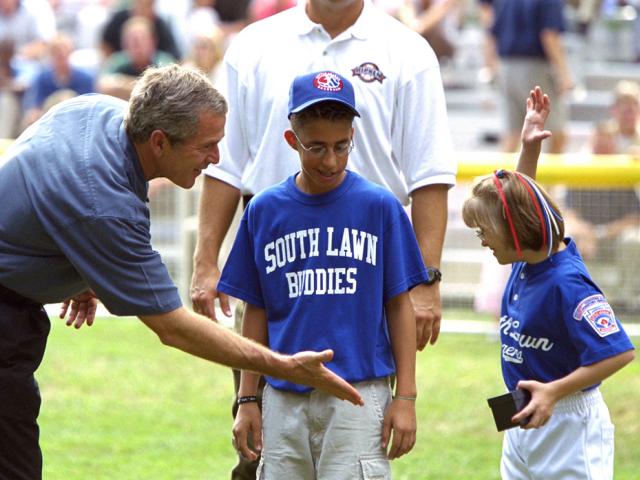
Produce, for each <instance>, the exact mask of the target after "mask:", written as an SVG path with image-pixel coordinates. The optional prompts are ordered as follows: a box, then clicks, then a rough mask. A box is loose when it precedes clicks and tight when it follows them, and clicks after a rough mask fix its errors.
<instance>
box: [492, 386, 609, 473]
mask: <svg viewBox="0 0 640 480" xmlns="http://www.w3.org/2000/svg"><path fill="white" fill-rule="evenodd" d="M613 429H614V428H613V424H612V423H611V419H610V417H609V409H608V408H607V406H606V404H605V403H604V400H603V399H602V395H601V394H600V391H599V390H598V389H594V390H591V391H589V392H586V393H582V392H580V393H576V394H573V395H570V396H568V397H566V398H564V399H562V400H560V401H559V402H558V403H557V404H556V406H555V408H554V410H553V414H552V415H551V418H550V419H549V422H547V424H546V425H545V426H543V427H541V428H538V429H532V430H523V429H521V428H512V429H511V430H507V432H505V435H504V442H503V445H502V462H501V465H500V473H501V475H502V478H503V479H505V480H520V479H523V480H524V479H526V480H534V479H535V480H611V479H613Z"/></svg>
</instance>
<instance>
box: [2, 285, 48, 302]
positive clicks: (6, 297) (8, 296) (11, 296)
mask: <svg viewBox="0 0 640 480" xmlns="http://www.w3.org/2000/svg"><path fill="white" fill-rule="evenodd" d="M0 301H2V302H5V303H9V304H12V305H18V306H25V307H41V306H42V304H41V303H38V302H34V301H33V300H31V299H30V298H27V297H23V296H22V295H20V294H19V293H17V292H14V291H13V290H11V289H10V288H7V287H5V286H3V285H0Z"/></svg>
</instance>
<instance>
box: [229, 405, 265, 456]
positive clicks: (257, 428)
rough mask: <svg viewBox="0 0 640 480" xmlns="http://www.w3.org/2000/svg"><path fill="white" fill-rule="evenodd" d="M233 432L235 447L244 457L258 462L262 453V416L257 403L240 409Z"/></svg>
mask: <svg viewBox="0 0 640 480" xmlns="http://www.w3.org/2000/svg"><path fill="white" fill-rule="evenodd" d="M232 432H233V437H232V440H233V447H234V448H235V449H236V450H237V451H238V452H239V453H240V454H241V455H242V456H243V457H245V458H247V459H249V460H251V461H255V460H257V459H258V458H259V454H260V452H261V451H262V415H261V414H260V409H259V408H258V404H257V403H254V402H251V403H243V404H242V405H240V407H238V414H237V415H236V419H235V421H234V422H233V430H232ZM256 452H257V453H256Z"/></svg>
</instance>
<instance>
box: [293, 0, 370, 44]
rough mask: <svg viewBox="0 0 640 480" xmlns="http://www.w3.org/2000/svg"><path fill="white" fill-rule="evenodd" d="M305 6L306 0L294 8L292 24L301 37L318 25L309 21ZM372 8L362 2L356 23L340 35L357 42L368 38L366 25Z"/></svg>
mask: <svg viewBox="0 0 640 480" xmlns="http://www.w3.org/2000/svg"><path fill="white" fill-rule="evenodd" d="M306 6H307V1H306V0H299V1H298V5H297V6H296V7H294V8H295V9H296V12H295V19H294V22H295V25H296V32H297V33H298V35H301V36H302V35H308V34H310V33H311V32H312V31H313V29H314V28H315V27H316V26H317V25H318V24H317V23H314V22H312V21H311V19H310V18H309V17H308V16H307V12H306V11H305V8H306ZM373 8H375V7H374V6H373V5H371V0H364V6H363V7H362V12H361V13H360V16H359V17H358V18H357V19H356V22H355V23H354V24H353V25H351V26H350V27H349V28H347V29H346V30H345V31H344V32H342V33H341V34H340V35H344V34H345V33H346V34H348V35H351V36H353V37H354V38H357V39H359V40H364V39H366V38H367V36H368V35H367V32H368V29H367V24H368V20H369V19H370V17H371V13H372V9H373Z"/></svg>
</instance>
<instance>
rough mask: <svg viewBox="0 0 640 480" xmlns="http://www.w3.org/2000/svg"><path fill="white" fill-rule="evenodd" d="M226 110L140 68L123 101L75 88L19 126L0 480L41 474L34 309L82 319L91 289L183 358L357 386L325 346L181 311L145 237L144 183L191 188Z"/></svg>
mask: <svg viewBox="0 0 640 480" xmlns="http://www.w3.org/2000/svg"><path fill="white" fill-rule="evenodd" d="M226 111H227V106H226V102H225V100H224V98H223V97H222V96H221V95H220V94H219V93H218V92H217V91H216V90H215V88H213V87H212V85H211V83H210V82H209V80H208V79H207V78H206V77H205V76H204V75H202V74H201V73H199V72H197V71H195V70H192V69H188V68H184V67H180V66H177V65H172V66H169V67H165V68H160V69H149V70H147V71H146V72H145V74H144V75H143V77H142V78H141V79H140V80H139V82H138V83H137V84H136V87H135V88H134V91H133V94H132V97H131V100H130V102H129V104H128V106H127V103H126V102H124V101H121V100H117V99H115V98H112V97H108V96H104V95H94V94H92V95H84V96H80V97H77V98H75V99H72V100H69V101H66V102H63V103H61V104H60V105H59V106H57V107H56V108H54V109H52V110H51V111H49V112H48V113H47V114H46V115H45V116H44V117H42V119H40V120H39V121H38V122H36V123H35V124H34V125H32V126H31V127H30V128H28V129H27V130H26V131H25V132H24V133H23V135H21V136H20V137H19V138H18V140H17V141H16V142H15V144H14V145H13V146H12V147H11V149H10V150H9V151H8V152H7V154H6V156H5V159H4V160H5V161H4V163H3V165H2V166H1V167H0V192H3V195H2V198H3V207H2V209H0V478H2V479H7V478H11V479H39V478H41V475H42V473H41V470H42V455H41V452H40V448H39V445H38V425H37V421H36V419H37V416H38V412H39V408H40V395H39V392H38V387H37V384H36V382H35V379H34V372H35V370H36V369H37V368H38V366H39V364H40V362H41V361H42V356H43V354H44V349H45V344H46V340H47V335H48V332H49V328H50V324H49V319H48V318H47V316H46V314H45V312H44V310H43V308H42V305H43V304H45V303H54V302H62V301H64V302H65V303H64V305H65V308H64V311H66V309H67V308H68V307H71V314H70V319H69V321H68V322H67V323H68V324H70V323H75V326H76V327H80V326H81V325H82V324H83V323H84V322H86V323H88V324H91V323H92V322H93V317H94V315H95V307H96V303H97V299H98V298H99V299H100V300H101V301H102V302H103V303H104V305H105V306H106V307H107V308H108V309H109V310H110V311H111V312H112V313H114V314H116V315H136V316H138V317H139V318H140V319H141V320H142V321H143V322H144V323H145V324H146V325H147V326H148V327H149V328H151V329H152V330H153V331H154V332H155V333H156V334H157V335H158V336H159V337H160V340H161V341H162V342H163V343H164V344H166V345H170V346H173V347H176V348H179V349H181V350H183V351H185V352H187V353H190V354H193V355H196V356H199V357H202V358H205V359H208V360H211V361H214V362H219V363H223V364H225V365H229V366H232V367H235V368H243V369H249V370H254V371H262V372H264V373H266V374H268V375H274V376H276V377H281V378H286V379H289V380H291V381H294V382H297V383H303V384H308V385H309V386H313V387H315V388H320V389H322V390H325V391H327V392H329V393H332V394H335V395H336V396H338V397H341V398H346V399H349V400H350V401H352V402H353V403H356V404H357V403H361V402H362V400H361V398H360V396H359V394H358V393H357V392H356V391H355V389H353V388H352V387H351V386H350V385H348V384H347V383H346V382H344V381H343V380H342V379H340V378H339V377H337V376H336V375H334V374H333V373H331V372H330V371H329V370H327V369H326V368H325V367H324V366H323V365H322V362H327V361H329V360H330V359H331V357H332V352H331V351H324V352H322V353H312V352H304V353H301V354H297V355H295V356H293V357H289V356H285V355H280V354H275V353H273V352H270V351H269V350H267V349H266V348H263V347H261V346H259V345H256V344H254V343H251V342H249V341H247V340H245V339H243V338H242V337H240V336H238V335H235V334H233V333H232V332H230V331H227V330H226V329H224V328H222V327H220V326H219V325H218V324H216V323H215V322H212V321H210V320H208V319H206V318H205V317H200V316H199V315H196V314H194V313H191V312H190V311H188V310H186V309H185V308H184V307H183V306H182V304H181V301H180V298H179V296H178V292H177V289H176V287H175V286H174V285H173V283H172V281H171V279H170V277H169V275H168V272H167V270H166V267H165V266H164V264H163V263H162V260H161V258H160V256H159V254H158V253H157V252H155V251H154V250H153V249H152V247H151V244H150V233H149V210H148V207H147V204H146V201H147V182H148V181H149V180H151V179H153V178H158V177H165V178H168V179H169V180H171V181H172V182H173V183H175V184H176V185H179V186H181V187H183V188H190V187H192V186H193V184H194V182H195V180H196V177H197V176H198V175H199V174H200V173H201V171H202V170H203V169H204V168H206V167H207V166H208V165H209V164H212V163H217V162H218V158H219V155H218V142H219V141H220V140H221V139H222V137H223V135H224V125H225V115H226Z"/></svg>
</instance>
